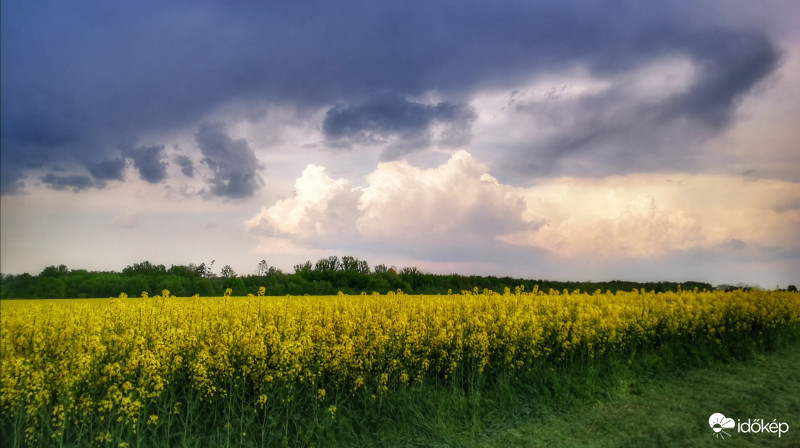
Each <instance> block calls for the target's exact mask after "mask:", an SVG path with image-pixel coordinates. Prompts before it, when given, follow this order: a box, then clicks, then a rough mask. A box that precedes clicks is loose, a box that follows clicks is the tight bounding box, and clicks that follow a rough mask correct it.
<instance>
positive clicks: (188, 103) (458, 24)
mask: <svg viewBox="0 0 800 448" xmlns="http://www.w3.org/2000/svg"><path fill="white" fill-rule="evenodd" d="M744 4H746V2H742V3H741V4H740V3H737V2H733V3H731V2H715V1H713V0H706V1H701V2H699V3H697V2H693V3H691V4H687V3H683V2H664V3H661V4H652V3H643V2H632V1H619V2H610V3H609V2H599V1H588V0H587V1H577V2H522V3H520V2H512V1H508V2H505V1H500V2H485V1H478V0H466V1H459V2H452V1H436V2H430V1H422V0H418V1H415V0H412V1H407V2H396V3H388V4H387V3H385V2H366V3H365V2H363V1H356V0H352V1H350V0H345V1H341V2H336V3H335V4H334V3H330V2H323V1H311V2H272V1H258V2H256V1H252V2H244V3H241V4H239V5H237V7H236V8H231V7H229V6H228V5H225V4H222V3H219V2H212V1H210V0H208V1H197V2H161V1H155V0H144V1H142V2H136V3H119V2H105V3H103V2H100V3H97V2H90V1H88V0H77V1H74V2H69V3H63V2H58V1H55V0H43V1H41V2H29V1H24V0H6V1H3V2H2V14H1V15H0V20H2V24H1V25H2V26H1V27H0V33H2V36H0V37H1V39H0V44H1V45H2V52H0V58H1V59H2V61H0V62H2V64H0V67H2V77H1V78H0V85H1V88H0V103H1V104H0V105H1V106H2V123H1V124H0V139H1V141H0V144H1V145H2V153H0V158H1V159H2V160H0V162H1V163H0V169H2V184H3V185H2V188H3V192H4V193H5V192H11V191H15V190H18V189H19V187H20V185H21V184H20V182H22V181H23V180H24V178H25V175H26V174H25V173H26V172H28V171H29V170H31V169H42V168H44V169H48V168H52V167H53V166H55V165H57V164H61V165H65V166H66V165H75V166H77V168H76V169H84V170H86V169H89V170H90V171H91V165H92V164H94V163H95V161H97V160H111V159H115V158H119V157H122V156H123V153H124V150H125V148H131V147H137V146H141V145H142V144H143V143H142V142H143V141H144V142H152V141H156V142H157V143H159V144H162V143H167V144H168V143H172V142H158V141H157V140H154V138H157V137H154V136H159V135H164V134H167V133H171V132H175V131H176V130H178V129H186V128H193V127H195V126H196V125H197V123H199V122H200V121H202V120H203V119H205V118H206V117H207V116H208V115H209V114H210V113H212V112H213V111H215V110H216V109H217V108H219V107H220V106H222V105H229V104H236V103H251V104H255V103H264V104H271V103H281V104H286V103H290V104H292V105H294V106H296V107H297V108H298V109H299V110H314V109H316V108H319V107H330V105H332V104H342V105H344V106H341V108H340V109H334V110H335V111H336V113H339V114H340V115H342V114H343V115H345V118H347V117H348V116H349V117H351V118H352V119H354V120H355V122H356V123H357V122H358V118H357V117H356V115H358V112H361V113H362V114H364V113H367V112H368V111H367V110H365V109H364V108H365V107H367V106H369V105H370V104H372V102H374V101H375V100H370V98H373V97H374V95H376V93H378V92H390V93H391V94H397V95H405V97H406V98H409V97H411V98H413V97H418V96H420V95H423V94H425V93H428V92H436V93H437V94H439V95H440V96H441V97H442V98H443V99H444V100H445V101H447V102H448V103H447V104H450V105H451V106H453V107H465V106H463V104H466V103H468V102H469V98H470V97H471V96H472V95H473V94H474V93H475V92H477V91H480V90H482V89H487V88H491V89H500V88H509V89H511V88H514V87H515V86H517V85H519V84H520V83H521V82H524V81H526V80H529V79H531V77H533V76H536V75H537V74H542V73H556V72H558V71H560V70H562V69H564V68H568V67H575V66H581V67H585V68H586V69H587V70H589V71H590V72H591V73H593V74H596V75H602V76H606V77H609V76H614V75H615V74H617V73H624V72H626V71H628V70H630V69H632V68H635V67H637V66H640V65H642V64H644V63H646V62H647V61H650V60H652V59H653V58H656V57H661V56H663V55H665V54H678V55H684V56H686V57H688V58H690V59H691V60H692V61H693V62H694V63H695V64H697V65H698V66H700V67H702V70H701V77H700V78H699V79H698V80H697V82H696V84H695V86H694V88H693V89H692V91H691V92H690V93H689V94H687V95H684V96H679V97H675V98H673V99H672V100H671V101H669V105H665V106H664V107H662V109H661V112H660V113H661V114H662V115H666V116H672V117H684V118H688V119H697V120H705V122H706V123H708V126H709V128H710V129H717V128H719V126H720V125H723V124H724V123H726V122H727V121H729V119H730V116H731V115H730V114H731V110H732V108H733V107H734V106H735V100H736V99H737V98H739V97H740V96H741V95H742V94H744V93H746V92H747V91H749V90H750V89H751V88H752V86H753V85H754V84H755V83H756V82H757V81H759V80H760V79H763V77H764V76H765V75H766V74H768V73H769V72H770V71H771V70H772V69H773V68H774V60H775V58H776V55H777V53H778V52H777V50H776V47H775V44H774V43H773V41H772V40H771V39H770V37H769V34H768V30H764V29H761V28H759V27H764V23H769V22H768V21H765V20H757V19H753V20H752V21H751V22H752V23H751V24H749V25H747V23H748V21H749V18H748V16H746V15H745V14H737V13H736V11H737V5H744ZM731 17H733V18H731ZM398 98H399V97H398ZM407 103H411V102H407ZM459 105H462V106H459ZM420 106H424V107H420ZM394 107H395V108H396V109H397V111H400V110H406V111H408V112H411V113H412V114H413V113H419V114H421V117H418V118H417V120H421V121H422V123H425V122H426V120H427V122H429V120H430V119H431V118H430V114H431V113H432V112H431V110H430V109H428V108H427V107H437V106H436V105H433V106H431V105H417V106H415V105H414V104H404V103H403V102H401V101H395V104H394ZM461 110H462V111H464V110H467V109H463V108H462V109H461ZM345 112H347V113H345ZM440 113H441V112H440ZM348 114H349V115H348ZM334 115H336V114H334ZM426 117H427V118H426ZM389 119H398V120H400V123H399V124H396V125H393V124H390V123H389V122H388V121H387V120H389ZM341 120H342V121H347V120H344V119H343V118H342V119H341ZM456 121H458V120H456ZM451 122H452V120H451ZM461 122H462V123H463V120H462V121H461ZM361 123H362V125H361V130H362V131H363V130H366V131H372V132H376V133H378V131H380V132H383V133H384V134H385V133H386V132H389V133H390V134H391V133H392V132H394V133H395V135H396V136H398V137H402V138H407V139H412V140H413V139H416V141H412V142H411V143H409V144H401V143H398V144H397V145H399V146H395V148H394V149H393V150H390V149H388V148H387V149H386V151H387V152H386V153H384V157H391V156H392V154H391V152H392V151H394V152H395V153H396V154H402V153H403V152H404V151H406V150H407V149H408V148H411V147H414V146H417V145H420V144H422V145H424V144H425V143H426V141H425V139H424V138H420V137H419V136H418V135H412V134H413V133H411V132H409V133H398V130H399V129H410V128H409V127H408V126H411V127H413V126H414V123H415V121H414V118H413V117H411V118H409V117H405V116H393V115H387V116H386V119H385V120H383V121H381V122H379V123H377V124H374V125H369V126H364V124H363V121H362V122H361ZM403 124H405V126H406V127H405V128H403ZM417 126H418V128H419V129H422V128H421V127H419V126H423V125H422V124H418V125H417ZM333 127H334V128H336V126H335V125H333ZM345 128H346V127H345ZM345 128H342V129H345ZM454 129H457V130H458V131H457V132H454V135H453V139H454V140H453V141H454V142H455V141H458V140H459V139H462V140H463V139H466V138H468V135H469V134H468V133H465V132H464V131H465V130H466V129H465V127H464V126H456V127H455V128H454ZM381 135H383V134H381ZM350 137H352V135H351V136H350ZM454 144H455V143H454ZM387 153H388V154H387ZM100 173H101V175H112V174H113V173H110V172H105V171H101V172H100ZM156 174H157V173H156ZM110 178H116V177H113V176H112V177H110ZM101 180H102V179H101Z"/></svg>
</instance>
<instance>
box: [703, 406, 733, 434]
mask: <svg viewBox="0 0 800 448" xmlns="http://www.w3.org/2000/svg"><path fill="white" fill-rule="evenodd" d="M708 426H710V427H711V429H712V430H713V431H714V437H718V438H720V439H722V440H725V436H729V437H730V433H728V432H726V431H725V430H726V429H733V428H735V427H736V422H734V421H733V419H732V418H727V417H725V416H724V415H722V414H720V413H719V412H717V413H716V414H711V417H709V418H708ZM723 434H724V435H723Z"/></svg>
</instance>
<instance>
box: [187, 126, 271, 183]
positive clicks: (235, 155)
mask: <svg viewBox="0 0 800 448" xmlns="http://www.w3.org/2000/svg"><path fill="white" fill-rule="evenodd" d="M195 140H196V141H197V146H198V147H200V151H201V152H202V153H203V156H204V158H203V163H205V164H206V165H207V166H208V168H209V169H210V170H211V172H212V176H213V177H211V178H210V179H208V180H207V181H208V183H209V185H210V186H211V193H212V194H214V195H216V196H223V197H228V198H243V197H248V196H252V195H253V194H254V193H255V192H256V191H257V190H258V189H259V187H260V186H261V178H260V177H259V175H258V172H257V169H258V167H259V164H258V160H257V159H256V156H255V154H254V153H253V150H252V149H250V145H249V144H248V143H247V140H245V139H239V140H233V139H231V138H230V137H229V136H228V134H227V133H226V132H225V129H224V127H223V126H222V125H221V124H209V123H205V124H203V125H202V126H200V130H199V131H198V132H197V134H195Z"/></svg>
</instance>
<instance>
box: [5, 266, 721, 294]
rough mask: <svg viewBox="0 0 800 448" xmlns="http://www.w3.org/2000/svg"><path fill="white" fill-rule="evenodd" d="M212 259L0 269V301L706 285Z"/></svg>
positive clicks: (658, 288) (701, 285)
mask: <svg viewBox="0 0 800 448" xmlns="http://www.w3.org/2000/svg"><path fill="white" fill-rule="evenodd" d="M213 264H214V262H213V261H212V262H211V263H210V264H209V265H206V264H205V263H201V264H193V263H190V264H189V265H186V266H184V265H178V266H175V265H173V266H170V267H169V268H167V267H166V266H164V265H161V264H153V263H151V262H149V261H144V262H141V263H134V264H133V265H130V266H128V267H126V268H125V269H123V270H122V272H93V271H87V270H84V269H68V268H67V267H66V266H64V265H60V266H49V267H47V268H45V269H44V270H43V271H42V272H40V273H39V274H38V275H30V274H21V275H9V274H2V278H1V279H0V298H2V299H39V298H41V299H45V298H47V299H58V298H90V297H117V296H119V295H120V293H125V294H127V295H128V296H129V297H139V296H141V295H142V293H144V292H146V293H147V294H148V295H149V296H154V295H157V294H161V291H162V290H165V289H166V290H169V291H170V294H171V295H174V296H179V297H189V296H193V295H195V294H199V295H200V296H221V295H223V293H224V292H225V290H227V289H231V291H232V295H234V296H246V295H248V294H253V295H257V294H258V292H259V288H261V287H264V288H265V295H268V296H282V295H286V294H292V295H303V294H309V295H331V294H337V293H339V292H343V293H345V294H360V293H362V292H365V293H367V294H371V293H372V292H379V293H382V294H385V293H387V292H389V291H395V292H396V291H397V290H398V289H400V290H402V291H403V292H404V293H406V294H447V293H448V292H453V293H458V292H461V291H463V290H468V291H473V290H474V289H475V288H478V290H479V291H481V292H483V291H484V289H488V290H492V291H495V292H499V293H502V292H503V291H504V289H505V288H510V289H511V290H512V291H513V290H514V288H515V287H524V290H525V291H530V290H532V289H533V287H534V285H538V286H539V289H540V290H543V291H548V290H549V289H553V290H556V291H563V290H564V289H567V290H569V291H574V290H576V289H579V290H581V291H587V292H594V291H596V290H601V291H607V290H609V291H612V292H616V291H619V290H625V291H630V290H632V289H642V288H644V289H645V290H647V291H651V290H654V291H657V292H661V291H675V290H677V289H678V288H679V287H681V288H683V289H694V288H698V289H700V290H702V289H709V290H710V289H712V286H711V285H710V284H708V283H700V282H683V283H674V282H648V283H640V282H629V281H620V280H614V281H608V282H561V281H550V280H541V279H539V280H532V279H520V278H511V277H494V276H476V275H459V274H449V275H440V274H430V273H425V272H421V271H420V270H418V269H417V268H415V267H405V268H402V269H399V270H398V269H397V268H395V267H393V266H392V267H387V266H386V265H383V264H379V265H377V266H375V267H374V268H372V269H370V267H369V265H368V264H367V262H366V261H363V260H359V259H357V258H354V257H348V256H345V257H341V258H339V257H337V256H331V257H327V258H321V259H320V260H318V261H317V262H316V263H313V264H312V262H311V261H307V262H305V263H303V264H298V265H295V266H294V272H293V273H286V272H282V271H281V270H280V269H277V268H275V267H274V266H268V265H267V262H266V261H265V260H262V261H261V262H259V263H258V265H257V267H256V269H255V273H254V274H250V275H237V274H236V272H234V270H233V269H232V268H231V267H230V266H224V267H223V268H222V269H221V272H220V273H219V274H215V273H212V271H211V270H212V267H213Z"/></svg>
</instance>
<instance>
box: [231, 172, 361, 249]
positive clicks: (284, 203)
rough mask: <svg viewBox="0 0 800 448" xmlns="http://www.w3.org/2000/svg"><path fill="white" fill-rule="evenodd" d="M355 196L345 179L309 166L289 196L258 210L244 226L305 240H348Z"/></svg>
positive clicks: (351, 226)
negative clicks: (335, 177)
mask: <svg viewBox="0 0 800 448" xmlns="http://www.w3.org/2000/svg"><path fill="white" fill-rule="evenodd" d="M359 195H360V194H359V191H358V189H357V188H353V187H352V186H351V185H350V182H348V181H347V180H345V179H333V178H331V177H330V176H329V175H328V173H327V172H326V170H325V168H324V167H321V166H317V165H313V164H311V165H308V166H307V167H306V169H304V170H303V173H302V174H301V175H300V177H299V178H298V179H297V180H296V181H295V191H294V194H293V195H292V196H291V197H288V198H284V199H281V200H279V201H278V202H276V203H275V204H274V205H272V206H271V207H269V208H267V207H264V208H262V209H261V211H260V212H259V213H258V214H257V215H256V216H254V217H253V218H251V219H250V220H248V221H247V222H246V223H245V226H246V228H248V229H251V230H252V229H260V230H261V231H262V232H266V233H267V234H268V235H282V236H287V235H288V236H293V237H299V238H300V239H302V240H305V241H310V240H313V241H317V240H319V239H321V238H324V237H329V238H330V237H332V238H334V239H339V238H346V237H348V236H351V237H352V236H353V235H354V231H355V217H356V213H357V201H358V197H359Z"/></svg>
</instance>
